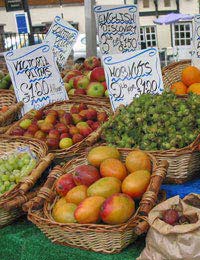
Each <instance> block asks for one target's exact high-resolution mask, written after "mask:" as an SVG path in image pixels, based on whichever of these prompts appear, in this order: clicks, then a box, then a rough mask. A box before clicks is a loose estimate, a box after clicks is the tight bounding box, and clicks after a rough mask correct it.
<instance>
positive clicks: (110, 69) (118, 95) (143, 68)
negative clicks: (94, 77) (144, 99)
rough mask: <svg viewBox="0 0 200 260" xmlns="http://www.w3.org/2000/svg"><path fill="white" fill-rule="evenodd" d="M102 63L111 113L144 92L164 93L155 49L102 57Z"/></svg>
mask: <svg viewBox="0 0 200 260" xmlns="http://www.w3.org/2000/svg"><path fill="white" fill-rule="evenodd" d="M103 64H104V69H105V74H106V82H107V85H108V91H109V97H110V101H111V104H112V108H113V110H116V108H117V107H118V106H119V105H120V104H123V105H128V104H130V103H131V102H132V100H133V98H136V97H139V96H140V95H141V94H143V93H151V94H156V93H161V92H162V91H163V82H162V74H161V67H160V60H159V55H158V49H157V48H148V49H145V50H139V51H135V52H134V53H131V54H130V53H127V54H123V55H122V54H115V55H105V56H103Z"/></svg>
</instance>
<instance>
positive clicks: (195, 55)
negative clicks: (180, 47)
mask: <svg viewBox="0 0 200 260" xmlns="http://www.w3.org/2000/svg"><path fill="white" fill-rule="evenodd" d="M193 28H194V31H193V51H192V65H193V66H196V67H198V68H199V69H200V15H196V16H195V17H194V26H193Z"/></svg>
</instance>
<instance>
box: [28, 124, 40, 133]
mask: <svg viewBox="0 0 200 260" xmlns="http://www.w3.org/2000/svg"><path fill="white" fill-rule="evenodd" d="M38 130H39V127H38V126H37V124H35V123H32V124H31V125H30V126H29V128H28V132H30V133H32V134H33V135H34V134H35V133H36V132H37V131H38Z"/></svg>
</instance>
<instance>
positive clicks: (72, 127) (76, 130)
mask: <svg viewBox="0 0 200 260" xmlns="http://www.w3.org/2000/svg"><path fill="white" fill-rule="evenodd" d="M69 133H70V135H75V134H79V130H78V128H77V127H76V126H70V128H69Z"/></svg>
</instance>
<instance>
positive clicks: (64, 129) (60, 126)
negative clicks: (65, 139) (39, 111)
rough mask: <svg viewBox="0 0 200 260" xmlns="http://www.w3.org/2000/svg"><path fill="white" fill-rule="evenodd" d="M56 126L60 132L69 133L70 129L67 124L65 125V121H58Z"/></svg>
mask: <svg viewBox="0 0 200 260" xmlns="http://www.w3.org/2000/svg"><path fill="white" fill-rule="evenodd" d="M55 128H56V129H57V130H58V132H59V133H60V134H64V133H68V132H69V129H68V127H67V126H66V125H64V124H63V123H57V124H56V125H55Z"/></svg>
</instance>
